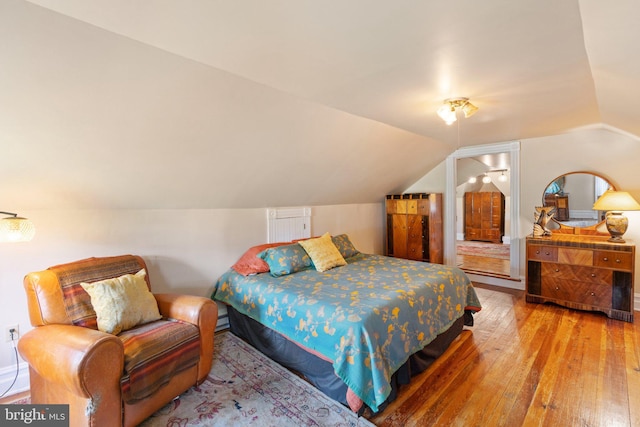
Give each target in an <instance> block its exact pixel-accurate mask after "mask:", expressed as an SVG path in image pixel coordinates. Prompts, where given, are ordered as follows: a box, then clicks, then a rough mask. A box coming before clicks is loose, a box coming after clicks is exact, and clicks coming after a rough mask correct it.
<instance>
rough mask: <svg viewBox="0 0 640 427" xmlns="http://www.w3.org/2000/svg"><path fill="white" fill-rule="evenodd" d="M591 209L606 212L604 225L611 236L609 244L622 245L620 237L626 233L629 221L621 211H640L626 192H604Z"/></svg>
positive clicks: (639, 206) (636, 203)
mask: <svg viewBox="0 0 640 427" xmlns="http://www.w3.org/2000/svg"><path fill="white" fill-rule="evenodd" d="M593 209H595V210H598V211H606V212H607V213H606V215H605V224H606V225H607V230H608V231H609V234H610V235H611V238H610V239H609V241H610V242H615V243H624V239H623V238H622V236H623V235H624V233H625V232H626V231H627V226H628V225H629V220H628V219H627V217H626V216H624V215H623V214H622V212H623V211H637V210H640V204H638V202H636V200H635V199H634V198H633V197H631V195H630V194H629V193H627V192H626V191H613V190H607V191H605V192H604V193H603V194H602V196H600V198H598V200H596V202H595V203H594V205H593Z"/></svg>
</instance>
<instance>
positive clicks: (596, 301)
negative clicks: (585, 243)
mask: <svg viewBox="0 0 640 427" xmlns="http://www.w3.org/2000/svg"><path fill="white" fill-rule="evenodd" d="M541 294H542V296H543V297H546V298H551V299H554V300H557V302H559V303H562V302H572V303H578V304H586V305H589V306H595V307H604V308H611V300H612V295H613V288H612V286H611V285H603V284H597V283H590V282H582V281H576V280H564V279H557V278H553V277H543V278H542V286H541Z"/></svg>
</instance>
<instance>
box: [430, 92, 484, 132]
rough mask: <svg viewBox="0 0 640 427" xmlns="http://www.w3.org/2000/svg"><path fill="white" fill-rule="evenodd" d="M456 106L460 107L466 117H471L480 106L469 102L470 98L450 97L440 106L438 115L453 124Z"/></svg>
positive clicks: (447, 122) (455, 118)
mask: <svg viewBox="0 0 640 427" xmlns="http://www.w3.org/2000/svg"><path fill="white" fill-rule="evenodd" d="M456 108H460V109H461V110H462V112H463V113H464V116H465V117H471V116H473V115H474V114H475V112H476V111H478V107H476V106H475V105H473V104H472V103H470V102H469V98H449V99H445V100H444V105H442V106H441V107H440V108H438V116H440V118H441V119H442V120H444V122H445V123H446V124H448V125H451V124H453V123H454V122H455V121H456V120H457V119H458V118H457V117H456Z"/></svg>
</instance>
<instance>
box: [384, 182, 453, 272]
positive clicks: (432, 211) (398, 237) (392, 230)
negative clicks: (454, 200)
mask: <svg viewBox="0 0 640 427" xmlns="http://www.w3.org/2000/svg"><path fill="white" fill-rule="evenodd" d="M385 202H386V203H385V205H386V212H387V255H389V256H393V257H396V258H405V259H412V260H416V261H427V262H433V263H437V264H442V262H443V258H444V251H443V228H442V212H443V208H442V194H440V193H431V194H427V193H405V194H392V195H388V196H387V197H386V201H385Z"/></svg>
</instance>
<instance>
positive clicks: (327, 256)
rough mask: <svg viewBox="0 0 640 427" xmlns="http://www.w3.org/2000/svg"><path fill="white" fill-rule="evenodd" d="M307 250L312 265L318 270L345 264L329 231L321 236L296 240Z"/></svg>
mask: <svg viewBox="0 0 640 427" xmlns="http://www.w3.org/2000/svg"><path fill="white" fill-rule="evenodd" d="M298 244H299V245H300V246H302V247H303V248H304V250H305V251H307V254H309V257H310V258H311V261H312V262H313V265H314V266H315V267H316V270H318V271H327V270H330V269H332V268H333V267H339V266H341V265H346V264H347V261H345V260H344V257H343V256H342V254H341V253H340V251H339V250H338V248H337V247H336V245H335V244H334V243H333V241H332V240H331V235H330V234H329V233H324V234H323V235H322V236H321V237H316V238H315V239H307V240H302V241H300V242H298Z"/></svg>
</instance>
